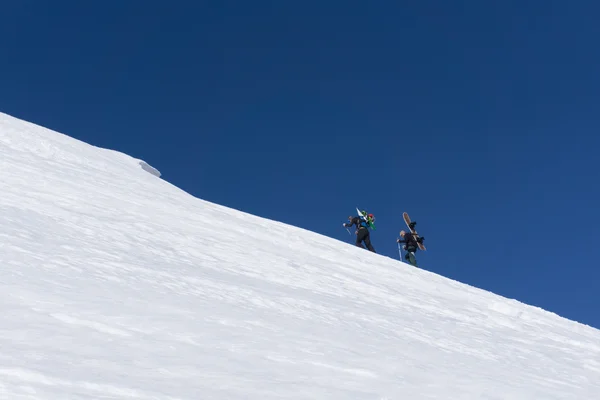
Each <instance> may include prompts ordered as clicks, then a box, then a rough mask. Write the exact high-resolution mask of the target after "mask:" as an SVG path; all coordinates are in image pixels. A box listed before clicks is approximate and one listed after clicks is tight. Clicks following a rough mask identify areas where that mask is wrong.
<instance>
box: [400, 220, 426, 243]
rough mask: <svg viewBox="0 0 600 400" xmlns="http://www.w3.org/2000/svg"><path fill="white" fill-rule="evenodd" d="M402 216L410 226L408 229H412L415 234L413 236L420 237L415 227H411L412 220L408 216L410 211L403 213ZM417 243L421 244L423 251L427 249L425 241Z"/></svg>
mask: <svg viewBox="0 0 600 400" xmlns="http://www.w3.org/2000/svg"><path fill="white" fill-rule="evenodd" d="M402 216H403V217H404V222H406V226H408V229H410V232H411V233H412V234H413V236H414V237H415V238H418V237H419V234H418V233H417V231H416V230H415V228H414V227H412V228H411V226H410V224H411V220H410V217H409V216H408V213H406V212H405V213H402ZM417 245H418V246H419V249H421V250H423V251H424V250H426V249H425V245H424V244H423V243H418V242H417Z"/></svg>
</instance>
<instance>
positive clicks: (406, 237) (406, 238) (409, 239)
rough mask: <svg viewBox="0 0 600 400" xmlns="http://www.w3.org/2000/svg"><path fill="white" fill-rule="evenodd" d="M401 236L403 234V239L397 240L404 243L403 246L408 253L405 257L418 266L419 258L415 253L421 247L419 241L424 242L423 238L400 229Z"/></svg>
mask: <svg viewBox="0 0 600 400" xmlns="http://www.w3.org/2000/svg"><path fill="white" fill-rule="evenodd" d="M400 236H402V239H398V240H397V242H398V243H404V246H403V248H404V250H406V255H405V256H404V258H405V259H407V260H408V262H409V263H411V264H412V265H414V266H415V267H416V266H417V259H416V258H415V253H416V252H417V249H418V248H419V243H420V242H423V238H420V237H419V238H418V237H415V235H413V234H412V233H410V232H409V233H406V232H405V231H400Z"/></svg>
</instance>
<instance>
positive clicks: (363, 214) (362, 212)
mask: <svg viewBox="0 0 600 400" xmlns="http://www.w3.org/2000/svg"><path fill="white" fill-rule="evenodd" d="M356 211H357V212H358V215H359V216H360V217H361V218H362V219H363V220H364V221H365V222H366V223H367V225H369V228H371V229H373V230H375V224H374V223H373V221H369V219H368V218H367V214H368V213H367V212H366V211H360V210H359V209H358V207H356Z"/></svg>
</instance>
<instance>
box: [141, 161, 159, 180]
mask: <svg viewBox="0 0 600 400" xmlns="http://www.w3.org/2000/svg"><path fill="white" fill-rule="evenodd" d="M140 166H141V167H142V169H143V170H144V171H146V172H150V173H151V174H152V175H154V176H156V177H158V178H160V176H161V174H160V172H159V171H158V170H157V169H156V168H153V167H152V166H150V165H149V164H148V163H147V162H145V161H140Z"/></svg>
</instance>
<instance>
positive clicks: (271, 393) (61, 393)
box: [0, 114, 600, 400]
mask: <svg viewBox="0 0 600 400" xmlns="http://www.w3.org/2000/svg"><path fill="white" fill-rule="evenodd" d="M0 171H1V179H0V192H1V193H2V195H1V196H0V284H1V285H2V286H1V288H0V313H1V315H2V318H1V319H0V346H1V351H0V398H1V399H11V400H13V399H15V400H16V399H36V400H57V399H260V400H267V399H353V400H356V399H359V400H360V399H365V400H381V399H390V400H391V399H399V400H400V399H445V400H447V399H513V400H514V399H527V400H533V399H543V400H550V399H574V400H575V399H576V400H584V399H600V331H598V330H595V329H592V328H590V327H587V326H584V325H581V324H578V323H575V322H572V321H569V320H566V319H563V318H560V317H558V316H556V315H555V314H552V313H548V312H545V311H543V310H541V309H538V308H533V307H529V306H526V305H524V304H521V303H519V302H516V301H513V300H508V299H505V298H502V297H499V296H496V295H494V294H492V293H489V292H485V291H482V290H479V289H476V288H473V287H469V286H467V285H464V284H461V283H458V282H455V281H452V280H448V279H445V278H443V277H440V276H438V275H435V274H432V273H429V272H426V271H422V270H418V269H415V268H412V267H410V266H408V265H406V264H404V263H400V262H398V261H397V260H393V259H390V258H386V257H382V256H380V255H375V254H371V253H369V252H367V251H364V250H360V249H358V248H355V247H353V246H351V245H349V244H345V243H341V242H339V241H336V240H333V239H330V238H327V237H323V236H321V235H317V234H314V233H311V232H308V231H306V230H302V229H299V228H295V227H290V226H287V225H284V224H281V223H277V222H273V221H269V220H266V219H261V218H258V217H255V216H252V215H248V214H244V213H241V212H239V211H235V210H232V209H228V208H225V207H222V206H219V205H215V204H211V203H208V202H205V201H202V200H199V199H197V198H194V197H192V196H190V195H188V194H186V193H184V192H183V191H181V190H179V189H177V188H176V187H174V186H172V185H170V184H169V183H167V182H165V181H164V180H162V179H161V178H159V177H158V176H159V175H160V174H159V173H158V171H156V170H154V169H153V168H152V167H150V166H149V165H148V164H146V163H143V162H142V161H141V160H136V159H133V158H131V157H129V156H126V155H124V154H121V153H118V152H114V151H109V150H104V149H99V148H96V147H93V146H90V145H88V144H85V143H82V142H79V141H76V140H74V139H71V138H69V137H67V136H64V135H61V134H58V133H56V132H52V131H50V130H47V129H44V128H41V127H39V126H36V125H33V124H30V123H27V122H23V121H20V120H18V119H14V118H12V117H9V116H7V115H4V114H0Z"/></svg>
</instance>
